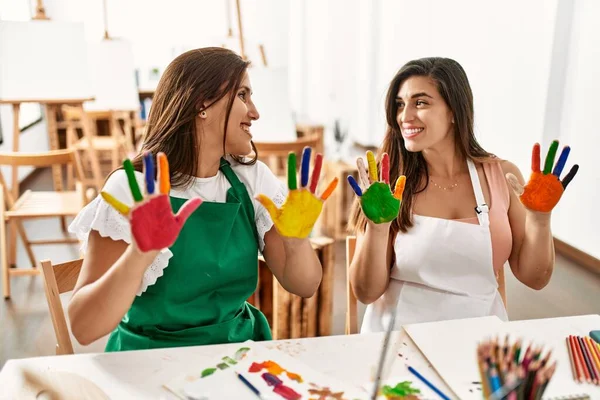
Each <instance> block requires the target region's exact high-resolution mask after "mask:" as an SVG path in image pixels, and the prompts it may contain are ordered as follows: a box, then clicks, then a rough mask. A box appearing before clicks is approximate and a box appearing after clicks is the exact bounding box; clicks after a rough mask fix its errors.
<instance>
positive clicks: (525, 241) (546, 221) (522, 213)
mask: <svg viewBox="0 0 600 400" xmlns="http://www.w3.org/2000/svg"><path fill="white" fill-rule="evenodd" d="M502 169H503V171H504V174H507V173H511V174H513V175H514V176H515V177H516V178H517V180H518V181H519V183H520V184H521V185H525V180H524V178H523V175H522V174H521V171H519V168H517V166H516V165H514V164H513V163H511V162H508V161H504V162H503V163H502ZM509 192H510V207H509V209H508V219H509V222H510V227H511V231H512V237H513V246H512V252H511V254H510V257H509V263H510V268H511V270H512V272H513V274H514V275H515V277H516V278H517V279H518V280H519V281H521V282H522V283H523V284H525V285H527V286H528V287H530V288H532V289H536V290H540V289H543V288H544V287H545V286H546V285H547V284H548V282H549V281H550V278H551V277H552V270H553V269H554V241H553V238H552V231H551V229H550V218H551V213H550V212H548V213H543V212H537V211H532V210H529V209H527V208H526V207H524V206H523V204H522V203H521V201H520V200H519V197H517V195H516V194H515V192H514V191H513V190H510V191H509Z"/></svg>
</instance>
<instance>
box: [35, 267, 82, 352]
mask: <svg viewBox="0 0 600 400" xmlns="http://www.w3.org/2000/svg"><path fill="white" fill-rule="evenodd" d="M41 264H42V273H43V275H44V288H45V292H46V300H47V301H48V309H49V310H50V317H51V318H52V326H53V327H54V333H55V334H56V342H57V343H56V354H57V355H64V354H73V344H72V342H71V336H70V334H69V328H68V327H67V320H66V318H65V312H64V310H63V308H62V303H61V301H60V294H61V293H66V292H70V291H72V290H73V288H74V287H75V284H76V283H77V278H78V277H79V272H80V271H81V265H82V264H83V259H82V258H80V259H78V260H73V261H68V262H65V263H62V264H56V265H52V262H50V261H49V260H44V261H42V262H41Z"/></svg>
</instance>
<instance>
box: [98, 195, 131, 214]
mask: <svg viewBox="0 0 600 400" xmlns="http://www.w3.org/2000/svg"><path fill="white" fill-rule="evenodd" d="M100 195H101V196H102V198H103V199H104V201H106V202H107V203H108V204H110V205H111V206H112V207H113V208H114V209H115V210H117V211H118V212H120V213H121V214H123V215H125V216H127V215H128V214H129V210H130V208H129V207H128V206H126V205H125V204H123V203H121V202H120V201H119V200H117V199H115V198H114V197H113V196H112V195H111V194H109V193H107V192H100Z"/></svg>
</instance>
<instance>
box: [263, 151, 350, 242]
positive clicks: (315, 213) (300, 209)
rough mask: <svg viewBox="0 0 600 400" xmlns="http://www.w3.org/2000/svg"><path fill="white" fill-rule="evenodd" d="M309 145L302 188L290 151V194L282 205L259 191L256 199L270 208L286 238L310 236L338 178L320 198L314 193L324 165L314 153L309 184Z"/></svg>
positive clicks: (305, 153) (305, 152) (270, 213)
mask: <svg viewBox="0 0 600 400" xmlns="http://www.w3.org/2000/svg"><path fill="white" fill-rule="evenodd" d="M310 154H311V149H310V147H305V148H304V151H303V152H302V165H301V171H300V172H301V175H300V180H301V187H300V189H298V185H297V182H296V154H294V153H290V154H289V156H288V188H289V190H290V191H289V193H288V197H287V199H286V200H285V202H284V203H283V205H282V206H281V208H277V207H276V206H275V204H274V203H273V201H272V200H271V199H269V198H268V197H267V196H265V195H263V194H260V195H258V196H257V197H256V199H257V200H258V201H259V202H260V203H261V204H262V205H263V206H264V207H265V208H266V209H267V211H268V212H269V215H270V216H271V219H273V223H274V224H275V227H276V228H277V231H278V232H279V233H280V234H281V235H282V236H286V237H294V238H305V237H307V236H308V235H309V234H310V232H311V230H312V228H313V225H314V224H315V222H316V221H317V218H318V217H319V215H320V214H321V210H322V209H323V203H324V202H325V200H327V198H328V197H329V196H330V195H331V193H332V192H333V191H334V190H335V187H336V186H337V183H338V180H337V178H336V179H334V180H332V181H331V183H330V184H329V186H327V189H325V191H324V192H323V194H322V195H321V197H320V198H319V197H317V196H315V191H316V189H317V184H318V182H319V175H320V174H321V166H322V164H323V156H322V155H321V154H317V155H316V156H315V166H314V170H313V173H312V178H311V181H310V187H308V188H307V185H308V176H309V167H310Z"/></svg>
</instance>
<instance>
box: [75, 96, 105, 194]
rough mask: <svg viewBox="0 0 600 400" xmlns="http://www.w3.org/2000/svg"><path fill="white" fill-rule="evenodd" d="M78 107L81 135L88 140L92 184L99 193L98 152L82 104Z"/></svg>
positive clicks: (100, 183)
mask: <svg viewBox="0 0 600 400" xmlns="http://www.w3.org/2000/svg"><path fill="white" fill-rule="evenodd" d="M78 108H79V110H80V112H81V129H82V130H83V135H84V136H85V138H86V139H87V141H88V149H87V150H88V156H89V158H90V163H91V164H92V175H93V179H94V186H95V187H96V192H97V193H100V190H101V189H102V173H101V172H100V161H99V160H98V154H97V153H96V149H95V148H94V140H93V137H92V133H91V132H90V123H89V119H88V117H87V114H86V113H85V110H84V109H83V104H80V105H78Z"/></svg>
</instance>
